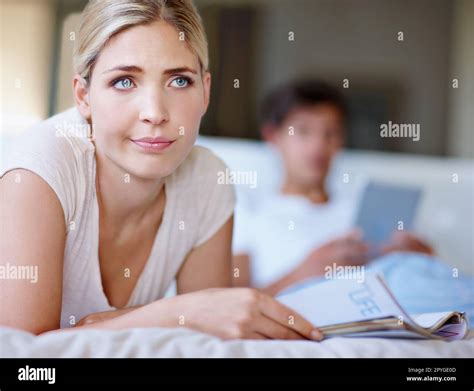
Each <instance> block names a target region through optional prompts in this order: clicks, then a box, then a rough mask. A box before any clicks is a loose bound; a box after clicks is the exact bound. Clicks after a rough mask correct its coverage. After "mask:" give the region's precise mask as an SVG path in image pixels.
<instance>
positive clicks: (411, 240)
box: [382, 231, 434, 255]
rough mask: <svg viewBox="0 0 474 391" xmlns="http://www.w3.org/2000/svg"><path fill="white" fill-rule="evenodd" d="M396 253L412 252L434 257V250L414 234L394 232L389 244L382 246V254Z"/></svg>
mask: <svg viewBox="0 0 474 391" xmlns="http://www.w3.org/2000/svg"><path fill="white" fill-rule="evenodd" d="M394 251H412V252H419V253H425V254H428V255H433V254H434V250H433V248H432V247H431V246H430V245H429V244H427V243H425V242H423V241H422V240H421V239H419V238H418V237H416V236H415V235H414V234H411V233H408V232H404V231H394V232H393V234H392V236H391V238H390V240H389V242H388V243H387V244H385V245H383V246H382V254H388V253H391V252H394Z"/></svg>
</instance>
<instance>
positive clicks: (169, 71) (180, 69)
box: [102, 65, 197, 75]
mask: <svg viewBox="0 0 474 391" xmlns="http://www.w3.org/2000/svg"><path fill="white" fill-rule="evenodd" d="M113 71H124V72H135V73H143V69H142V68H140V67H139V66H136V65H117V66H115V67H112V68H110V69H107V70H106V71H104V72H102V74H104V73H108V72H113ZM182 72H191V73H194V74H197V71H196V70H194V69H192V68H189V67H186V66H184V67H178V68H172V69H166V70H164V71H163V74H164V75H172V74H174V73H182Z"/></svg>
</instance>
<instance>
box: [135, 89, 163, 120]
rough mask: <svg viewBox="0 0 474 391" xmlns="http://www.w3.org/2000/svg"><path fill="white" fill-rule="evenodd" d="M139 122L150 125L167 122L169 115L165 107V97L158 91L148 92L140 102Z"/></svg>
mask: <svg viewBox="0 0 474 391" xmlns="http://www.w3.org/2000/svg"><path fill="white" fill-rule="evenodd" d="M140 121H143V122H147V123H149V124H151V125H159V124H161V123H162V122H167V121H169V113H168V109H167V107H166V102H165V96H164V94H163V93H160V92H159V91H149V93H148V94H146V95H145V96H144V98H143V101H142V107H141V109H140Z"/></svg>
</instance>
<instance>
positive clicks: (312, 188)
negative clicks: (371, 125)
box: [234, 80, 433, 295]
mask: <svg viewBox="0 0 474 391" xmlns="http://www.w3.org/2000/svg"><path fill="white" fill-rule="evenodd" d="M346 126H347V107H346V103H345V100H344V98H343V96H342V95H341V94H340V93H339V91H338V90H337V89H335V88H334V87H332V86H330V85H329V84H326V83H324V82H322V81H317V80H303V81H300V82H297V83H292V84H288V85H284V86H282V87H280V88H278V89H276V90H275V91H273V92H272V93H270V94H269V95H268V96H267V98H266V99H265V101H264V104H263V108H262V125H261V131H262V136H263V138H264V140H265V141H266V142H269V143H271V144H272V145H273V146H274V147H275V149H276V150H277V152H278V153H279V155H280V157H281V160H282V162H283V166H284V176H283V177H284V179H283V182H282V184H281V187H280V188H279V191H278V192H277V193H275V194H272V196H269V197H267V198H266V199H265V200H264V202H262V203H261V205H258V207H257V208H256V209H255V210H253V211H251V212H250V213H251V221H252V223H251V225H250V226H249V224H248V223H247V224H246V225H245V226H243V224H241V222H242V220H243V219H242V214H245V213H246V212H245V211H241V212H240V213H241V216H240V217H241V218H239V213H237V214H236V224H235V235H234V254H235V256H234V267H235V268H238V269H239V278H235V279H234V280H235V285H236V286H253V287H256V288H260V289H262V290H263V291H265V292H266V293H269V294H271V295H275V294H277V293H278V292H280V291H281V290H283V289H285V288H286V287H288V286H290V285H293V284H295V283H297V282H299V281H301V280H304V279H306V278H310V277H316V276H320V275H322V274H324V270H325V267H326V266H328V265H333V264H336V265H338V266H346V265H363V264H365V263H367V262H368V261H369V260H370V255H369V246H368V244H367V243H365V242H364V240H363V233H362V232H360V230H358V229H354V227H353V226H352V222H353V219H354V214H355V212H356V208H357V202H355V199H354V198H353V197H350V196H349V195H348V194H342V193H341V194H331V193H330V192H329V191H328V188H327V186H326V178H327V176H328V173H329V171H330V168H331V164H332V162H333V159H334V158H335V156H336V155H337V154H338V153H339V152H340V150H341V148H342V147H343V145H344V138H345V132H346ZM394 251H411V252H422V253H427V254H432V253H433V250H432V249H431V247H430V246H429V245H428V244H426V243H424V242H423V241H422V240H421V239H419V238H417V237H416V236H415V235H414V234H412V233H408V232H403V231H401V232H400V231H395V232H394V233H393V235H392V237H391V239H390V241H389V242H387V243H385V244H384V245H383V246H382V248H381V251H380V255H383V254H387V253H390V252H394Z"/></svg>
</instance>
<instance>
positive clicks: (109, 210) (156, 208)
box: [96, 152, 164, 227]
mask: <svg viewBox="0 0 474 391" xmlns="http://www.w3.org/2000/svg"><path fill="white" fill-rule="evenodd" d="M96 162H97V163H96V164H97V171H96V172H97V174H96V189H97V196H98V201H99V206H100V214H101V218H103V219H104V220H105V221H106V222H107V225H110V226H112V227H121V226H124V225H125V224H126V225H129V224H132V225H138V224H139V223H140V222H141V221H143V219H144V218H146V217H149V216H150V215H153V214H156V215H157V217H159V216H160V215H161V213H162V212H163V207H164V203H163V202H160V201H161V200H163V199H164V198H163V197H164V192H163V191H162V190H163V189H164V179H161V180H160V179H153V180H144V179H141V178H137V177H133V176H132V175H131V174H128V173H126V172H125V171H124V170H122V169H121V168H120V167H119V166H117V165H116V164H115V163H114V162H112V161H111V160H110V159H108V158H107V157H106V156H103V155H101V154H100V153H97V152H96Z"/></svg>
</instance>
